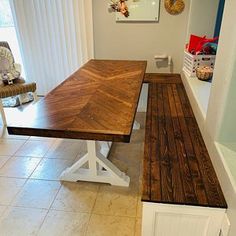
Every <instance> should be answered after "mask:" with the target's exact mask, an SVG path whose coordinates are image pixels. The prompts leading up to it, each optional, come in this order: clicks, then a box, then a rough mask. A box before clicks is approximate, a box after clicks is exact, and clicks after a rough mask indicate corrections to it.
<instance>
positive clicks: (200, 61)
mask: <svg viewBox="0 0 236 236" xmlns="http://www.w3.org/2000/svg"><path fill="white" fill-rule="evenodd" d="M215 58H216V56H215V55H192V54H191V53H189V52H187V51H185V52H184V66H183V71H184V72H185V73H187V75H188V76H196V68H197V67H199V66H211V67H212V68H214V65H215Z"/></svg>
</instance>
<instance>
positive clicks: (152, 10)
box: [116, 0, 160, 22]
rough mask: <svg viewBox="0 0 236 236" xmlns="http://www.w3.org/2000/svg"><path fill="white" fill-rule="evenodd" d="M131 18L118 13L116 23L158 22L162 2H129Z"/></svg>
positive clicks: (130, 0)
mask: <svg viewBox="0 0 236 236" xmlns="http://www.w3.org/2000/svg"><path fill="white" fill-rule="evenodd" d="M126 4H127V6H128V9H129V17H125V16H123V15H122V14H121V13H120V12H117V13H116V21H118V22H119V21H152V22H158V20H159V11H160V0H128V1H127V3H126Z"/></svg>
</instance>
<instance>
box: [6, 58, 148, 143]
mask: <svg viewBox="0 0 236 236" xmlns="http://www.w3.org/2000/svg"><path fill="white" fill-rule="evenodd" d="M145 69H146V61H118V60H90V61H89V62H88V63H86V64H85V65H84V66H83V67H81V68H80V69H79V70H78V71H76V72H75V73H74V74H72V75H71V76H70V77H69V78H68V79H66V80H65V81H64V82H63V83H61V84H60V85H59V86H58V87H56V88H55V89H53V90H52V91H51V92H50V93H49V94H48V95H46V97H45V98H43V99H41V100H40V101H39V102H37V103H36V104H33V105H31V106H29V107H28V108H26V109H25V110H24V111H23V112H21V111H18V113H17V114H16V116H17V119H15V120H14V122H11V123H10V124H9V125H8V132H9V133H10V134H21V135H29V136H42V137H57V138H76V139H77V138H78V139H86V140H106V141H121V142H129V140H130V136H131V132H132V126H133V122H134V117H135V113H136V109H137V105H138V100H139V95H140V92H141V88H142V83H143V78H144V74H145Z"/></svg>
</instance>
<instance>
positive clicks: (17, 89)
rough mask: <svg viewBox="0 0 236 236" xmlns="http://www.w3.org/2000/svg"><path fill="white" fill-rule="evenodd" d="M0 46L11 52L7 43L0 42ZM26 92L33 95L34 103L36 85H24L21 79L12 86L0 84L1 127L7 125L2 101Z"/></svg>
mask: <svg viewBox="0 0 236 236" xmlns="http://www.w3.org/2000/svg"><path fill="white" fill-rule="evenodd" d="M0 46H1V47H6V48H8V49H9V50H11V49H10V46H9V44H8V43H7V42H0ZM28 92H32V93H33V96H34V100H35V101H36V100H37V95H36V83H25V80H24V79H23V78H19V79H16V80H15V82H14V84H12V85H5V84H3V83H0V113H1V116H2V121H3V125H7V121H6V116H5V113H4V108H3V104H2V99H3V98H7V97H12V96H17V95H21V94H24V93H28ZM20 102H21V100H20Z"/></svg>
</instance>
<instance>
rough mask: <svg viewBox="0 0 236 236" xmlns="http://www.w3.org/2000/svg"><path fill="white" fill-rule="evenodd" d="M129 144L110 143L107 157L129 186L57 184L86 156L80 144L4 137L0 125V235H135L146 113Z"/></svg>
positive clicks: (139, 212)
mask: <svg viewBox="0 0 236 236" xmlns="http://www.w3.org/2000/svg"><path fill="white" fill-rule="evenodd" d="M137 120H138V121H139V122H140V123H141V129H140V130H138V131H133V134H132V139H131V143H129V144H125V143H114V144H113V146H112V149H111V153H110V156H109V159H110V160H111V161H112V162H113V163H114V164H115V165H116V166H118V167H119V168H120V169H121V170H122V171H124V172H126V173H127V174H128V175H129V176H130V177H131V183H130V187H129V188H125V187H115V186H110V185H108V184H99V183H87V182H78V183H70V182H61V181H60V180H59V176H60V174H61V172H62V171H63V170H64V169H65V168H66V167H68V166H70V165H71V164H72V163H73V162H74V161H75V160H76V159H78V158H79V157H80V156H82V155H83V154H84V153H85V152H86V145H85V142H84V141H81V140H64V139H51V138H40V137H27V136H12V135H8V133H7V131H6V130H5V129H4V128H3V127H2V126H1V124H0V236H21V235H22V236H27V235H40V236H47V235H48V236H54V235H55V236H60V235H61V236H66V235H68V236H73V235H76V236H80V235H81V236H138V235H141V233H140V231H141V218H142V204H141V200H140V199H141V196H140V188H141V184H140V183H141V169H142V167H141V166H142V157H143V142H144V123H145V121H144V120H145V114H144V113H138V114H137Z"/></svg>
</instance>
